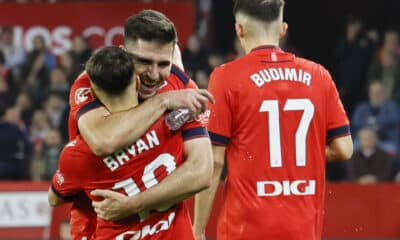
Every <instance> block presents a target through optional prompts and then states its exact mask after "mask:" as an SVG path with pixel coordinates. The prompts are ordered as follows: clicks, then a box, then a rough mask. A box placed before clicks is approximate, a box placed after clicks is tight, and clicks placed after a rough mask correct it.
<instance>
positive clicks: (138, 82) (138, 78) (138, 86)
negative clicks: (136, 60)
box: [135, 74, 141, 91]
mask: <svg viewBox="0 0 400 240" xmlns="http://www.w3.org/2000/svg"><path fill="white" fill-rule="evenodd" d="M135 81H136V91H139V89H140V84H141V83H140V77H139V74H138V75H136V78H135Z"/></svg>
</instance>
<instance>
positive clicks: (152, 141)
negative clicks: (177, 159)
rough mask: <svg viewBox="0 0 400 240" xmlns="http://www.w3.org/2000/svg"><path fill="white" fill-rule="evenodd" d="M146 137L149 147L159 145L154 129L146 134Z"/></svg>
mask: <svg viewBox="0 0 400 240" xmlns="http://www.w3.org/2000/svg"><path fill="white" fill-rule="evenodd" d="M146 138H147V142H148V143H149V146H150V148H153V147H154V146H158V145H160V141H159V140H158V137H157V134H156V131H154V130H153V131H151V132H150V133H148V134H146Z"/></svg>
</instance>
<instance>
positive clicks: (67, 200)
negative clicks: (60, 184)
mask: <svg viewBox="0 0 400 240" xmlns="http://www.w3.org/2000/svg"><path fill="white" fill-rule="evenodd" d="M51 190H52V191H53V192H54V193H55V194H56V195H57V197H59V198H61V199H62V200H64V201H65V202H71V201H72V200H73V196H64V195H62V194H61V193H60V192H59V191H57V189H56V188H55V187H54V185H53V184H51Z"/></svg>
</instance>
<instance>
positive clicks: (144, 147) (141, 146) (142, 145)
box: [136, 139, 149, 154]
mask: <svg viewBox="0 0 400 240" xmlns="http://www.w3.org/2000/svg"><path fill="white" fill-rule="evenodd" d="M136 146H137V148H138V153H139V154H140V153H142V152H143V151H144V150H146V151H147V150H149V147H148V146H147V145H146V143H145V142H144V141H143V140H142V139H139V140H138V141H137V142H136Z"/></svg>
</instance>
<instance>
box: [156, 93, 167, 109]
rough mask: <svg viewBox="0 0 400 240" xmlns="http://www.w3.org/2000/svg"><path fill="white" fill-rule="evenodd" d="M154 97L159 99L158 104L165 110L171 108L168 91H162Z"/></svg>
mask: <svg viewBox="0 0 400 240" xmlns="http://www.w3.org/2000/svg"><path fill="white" fill-rule="evenodd" d="M154 99H155V100H156V101H157V105H158V106H160V108H161V109H163V110H164V111H166V110H168V109H169V108H170V100H169V97H168V95H167V94H166V93H160V94H158V95H156V96H155V97H154Z"/></svg>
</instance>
